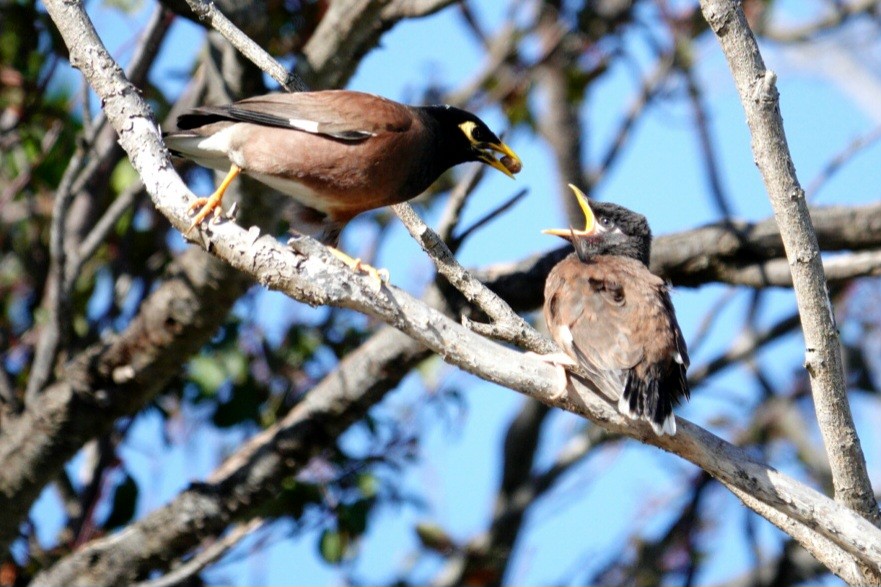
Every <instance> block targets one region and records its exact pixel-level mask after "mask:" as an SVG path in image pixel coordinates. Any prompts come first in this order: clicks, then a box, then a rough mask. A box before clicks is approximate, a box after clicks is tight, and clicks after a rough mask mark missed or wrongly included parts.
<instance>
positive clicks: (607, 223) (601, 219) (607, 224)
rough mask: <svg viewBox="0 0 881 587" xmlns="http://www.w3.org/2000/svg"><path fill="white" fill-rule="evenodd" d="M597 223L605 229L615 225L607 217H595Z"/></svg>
mask: <svg viewBox="0 0 881 587" xmlns="http://www.w3.org/2000/svg"><path fill="white" fill-rule="evenodd" d="M597 222H599V223H600V224H601V225H603V226H605V227H606V228H610V227H612V226H614V225H615V223H614V222H612V219H611V218H609V217H608V216H599V217H597Z"/></svg>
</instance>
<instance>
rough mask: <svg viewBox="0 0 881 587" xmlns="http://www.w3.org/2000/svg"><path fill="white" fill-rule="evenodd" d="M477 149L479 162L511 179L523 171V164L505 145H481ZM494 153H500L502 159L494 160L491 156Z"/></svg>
mask: <svg viewBox="0 0 881 587" xmlns="http://www.w3.org/2000/svg"><path fill="white" fill-rule="evenodd" d="M478 148H479V149H480V160H481V161H483V162H484V163H486V164H487V165H489V166H490V167H493V168H495V169H498V170H499V171H501V172H502V173H504V174H505V175H507V176H508V177H510V178H511V179H514V174H515V173H520V170H521V169H523V162H522V161H520V157H518V156H517V153H515V152H514V151H513V150H511V147H509V146H508V145H506V144H505V143H499V144H496V143H483V144H481V145H480V146H479V147H478ZM494 152H495V153H501V154H502V158H501V159H496V158H495V156H494V155H493V153H494Z"/></svg>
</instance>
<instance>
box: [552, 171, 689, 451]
mask: <svg viewBox="0 0 881 587" xmlns="http://www.w3.org/2000/svg"><path fill="white" fill-rule="evenodd" d="M571 187H572V189H573V191H575V193H576V196H577V197H578V198H579V202H580V203H581V207H582V210H584V213H585V217H586V226H585V229H584V230H580V231H579V230H574V229H569V230H556V229H555V230H550V231H545V232H547V233H549V234H554V235H557V236H561V237H563V238H566V239H567V240H570V241H572V243H573V246H574V247H575V252H574V253H572V254H571V255H569V256H568V257H566V258H565V259H563V261H561V262H560V263H558V264H557V265H556V266H555V267H554V268H553V269H552V270H551V273H550V275H549V276H548V279H547V282H546V284H545V305H544V316H545V320H546V321H547V324H548V328H549V330H550V333H551V336H552V337H553V339H554V340H555V341H556V342H557V344H559V345H560V346H561V347H562V348H563V350H564V351H565V352H566V354H567V355H569V356H570V357H571V358H572V359H574V360H575V361H577V362H578V363H579V364H580V365H581V366H582V367H583V368H584V369H585V370H586V371H587V373H588V374H589V376H590V379H591V381H592V382H593V383H594V384H595V386H596V387H597V389H599V390H600V391H601V392H602V393H603V394H604V395H606V396H608V397H609V398H610V399H612V400H617V401H618V409H619V411H621V412H622V413H624V414H627V415H629V416H630V417H633V418H641V419H643V420H646V421H648V422H649V423H650V424H651V425H652V428H653V429H654V431H655V432H656V433H657V434H659V435H662V434H671V435H672V434H675V433H676V421H675V419H674V416H673V406H674V405H676V404H678V403H679V401H680V400H681V399H683V398H685V399H687V398H688V395H689V389H688V382H687V379H686V370H687V368H688V364H689V359H688V350H687V347H686V344H685V339H684V338H683V336H682V331H681V330H680V328H679V324H678V323H677V321H676V314H675V311H674V309H673V303H672V301H671V300H670V294H669V291H668V288H667V285H666V283H664V281H663V280H662V279H661V278H660V277H658V276H656V275H654V274H652V273H651V271H649V269H648V267H647V265H648V260H649V254H650V247H651V232H650V230H649V227H648V223H647V222H646V221H645V218H644V217H643V216H641V215H639V214H636V213H635V212H632V211H630V210H627V209H626V208H623V207H621V206H617V205H615V204H609V203H593V204H592V205H588V203H587V200H586V199H585V198H584V195H583V194H581V192H580V191H579V190H578V189H577V188H576V187H575V186H571Z"/></svg>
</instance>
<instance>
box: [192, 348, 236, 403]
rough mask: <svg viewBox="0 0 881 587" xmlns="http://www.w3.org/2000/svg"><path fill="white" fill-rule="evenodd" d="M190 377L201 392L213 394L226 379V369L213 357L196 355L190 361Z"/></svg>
mask: <svg viewBox="0 0 881 587" xmlns="http://www.w3.org/2000/svg"><path fill="white" fill-rule="evenodd" d="M190 378H191V379H192V380H193V382H194V383H195V384H196V385H198V386H199V387H200V388H201V389H202V392H203V393H207V394H209V395H213V394H214V393H216V392H217V388H219V387H220V386H221V385H223V383H224V382H225V381H226V378H227V375H226V371H225V370H224V369H223V367H222V366H221V364H220V362H219V361H218V360H217V359H216V358H215V357H206V356H198V357H193V359H192V360H191V361H190Z"/></svg>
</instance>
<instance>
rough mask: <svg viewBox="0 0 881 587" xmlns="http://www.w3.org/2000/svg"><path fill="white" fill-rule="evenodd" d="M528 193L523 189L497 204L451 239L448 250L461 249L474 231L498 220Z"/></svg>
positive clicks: (526, 189) (527, 189)
mask: <svg viewBox="0 0 881 587" xmlns="http://www.w3.org/2000/svg"><path fill="white" fill-rule="evenodd" d="M528 193H529V188H523V189H521V190H520V191H518V192H517V193H516V194H514V195H513V196H511V197H510V198H508V199H507V200H505V201H504V202H502V203H501V204H499V205H498V206H496V207H495V208H493V209H492V210H490V211H489V212H487V213H486V214H484V215H483V216H482V217H481V218H479V219H478V220H477V221H476V222H475V223H474V224H472V225H471V226H469V227H468V228H466V229H465V230H463V231H462V232H461V234H458V235H456V236H455V237H453V239H452V241H453V243H452V244H451V245H450V249H452V250H454V251H455V250H456V249H458V248H459V247H461V246H462V243H464V242H465V241H466V240H467V239H468V237H469V236H471V235H472V234H474V232H475V231H477V230H480V229H481V228H483V227H484V226H486V225H487V224H488V223H490V222H492V221H493V220H495V219H496V218H498V217H499V216H500V215H502V214H504V213H505V212H507V211H508V210H510V209H511V208H512V207H514V206H515V205H516V204H517V203H518V202H519V201H520V200H522V199H523V198H524V197H525V196H526V194H528Z"/></svg>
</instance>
